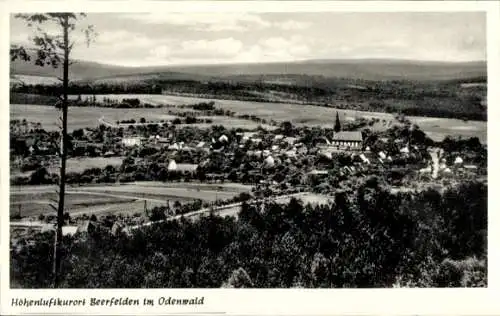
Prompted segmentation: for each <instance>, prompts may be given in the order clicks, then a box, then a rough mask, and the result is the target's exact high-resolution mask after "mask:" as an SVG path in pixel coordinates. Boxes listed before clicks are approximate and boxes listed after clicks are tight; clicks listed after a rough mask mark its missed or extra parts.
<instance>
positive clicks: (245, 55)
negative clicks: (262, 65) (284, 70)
mask: <svg viewBox="0 0 500 316" xmlns="http://www.w3.org/2000/svg"><path fill="white" fill-rule="evenodd" d="M311 44H312V43H310V42H309V41H305V40H304V39H303V38H302V37H300V36H292V37H291V38H289V39H287V38H283V37H270V38H266V39H262V40H260V41H259V42H258V43H257V44H255V45H252V46H250V47H249V48H248V49H243V50H242V52H241V53H240V54H239V55H238V56H237V57H236V58H235V61H237V62H274V61H290V60H300V59H305V58H308V57H309V56H310V54H311V48H310V45H311Z"/></svg>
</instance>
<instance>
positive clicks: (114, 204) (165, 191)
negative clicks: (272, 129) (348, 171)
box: [10, 182, 250, 217]
mask: <svg viewBox="0 0 500 316" xmlns="http://www.w3.org/2000/svg"><path fill="white" fill-rule="evenodd" d="M249 191H250V187H249V186H245V185H241V184H231V183H225V184H222V185H216V184H196V183H167V184H163V183H160V182H150V183H143V182H137V183H128V184H116V185H110V184H106V185H85V186H77V185H70V186H68V188H67V194H66V210H67V212H68V213H70V215H72V216H76V215H83V214H87V215H91V214H96V215H97V214H98V215H103V214H113V213H114V214H119V213H121V214H124V215H125V214H129V215H132V214H134V213H142V212H143V211H144V206H145V205H146V207H147V208H148V209H151V208H153V207H155V206H162V205H166V204H167V202H168V203H169V204H170V205H171V206H173V204H174V203H175V202H176V201H179V202H180V203H187V202H191V201H194V200H196V199H200V200H202V201H204V202H214V201H215V200H217V199H218V200H226V199H230V198H233V197H235V196H237V195H238V194H240V193H242V192H249ZM55 200H57V194H56V186H55V185H54V186H51V185H38V186H22V187H19V186H11V187H10V214H11V216H15V215H17V214H19V212H21V216H22V217H30V216H38V215H40V214H44V215H48V214H55V211H54V209H53V208H52V207H51V206H50V205H49V204H50V203H52V204H53V205H56V204H55V203H54V201H55Z"/></svg>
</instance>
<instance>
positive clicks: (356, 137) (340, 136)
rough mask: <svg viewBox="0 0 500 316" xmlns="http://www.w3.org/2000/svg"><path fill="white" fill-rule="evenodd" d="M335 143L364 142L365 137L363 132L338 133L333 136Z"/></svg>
mask: <svg viewBox="0 0 500 316" xmlns="http://www.w3.org/2000/svg"><path fill="white" fill-rule="evenodd" d="M332 140H333V141H354V142H362V141H363V135H361V132H359V131H358V132H338V133H335V134H334V135H333V139H332Z"/></svg>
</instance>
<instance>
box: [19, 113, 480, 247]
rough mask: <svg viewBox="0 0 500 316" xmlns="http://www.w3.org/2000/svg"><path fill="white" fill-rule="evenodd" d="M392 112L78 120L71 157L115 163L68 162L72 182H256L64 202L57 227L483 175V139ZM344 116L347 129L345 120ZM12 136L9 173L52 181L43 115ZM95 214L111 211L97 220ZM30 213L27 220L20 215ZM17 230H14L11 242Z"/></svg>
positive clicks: (53, 137)
mask: <svg viewBox="0 0 500 316" xmlns="http://www.w3.org/2000/svg"><path fill="white" fill-rule="evenodd" d="M398 120H399V121H398ZM398 120H396V118H395V122H396V123H394V124H392V126H391V127H390V128H387V130H385V131H381V132H380V131H379V132H374V131H372V130H370V129H369V128H364V129H361V130H360V129H359V128H358V130H352V129H353V128H352V126H353V125H354V126H356V124H355V123H356V122H355V123H354V124H353V123H352V122H349V123H350V124H348V123H345V122H341V121H340V119H339V116H338V114H337V117H336V118H335V119H333V118H332V121H335V124H332V128H317V127H313V128H308V127H305V128H304V127H297V126H293V125H292V124H291V123H290V122H283V123H282V124H281V125H279V126H278V127H277V128H275V129H274V130H268V129H263V128H258V129H256V130H243V129H234V128H233V129H226V128H225V127H223V126H212V128H209V129H199V128H196V127H189V126H183V127H176V125H174V124H172V122H163V123H161V122H158V123H157V124H154V122H145V120H143V119H139V120H138V121H142V122H143V123H142V124H130V125H128V127H127V128H124V127H123V126H120V127H114V126H106V125H104V124H100V125H99V126H98V127H97V128H84V129H78V130H74V131H73V132H72V133H71V134H70V136H71V145H70V152H69V153H70V157H71V158H70V159H75V161H77V162H78V161H88V160H92V159H94V160H95V159H115V161H121V163H120V165H114V166H113V165H111V164H110V165H106V166H103V167H102V168H98V167H92V168H88V169H85V170H83V171H82V172H79V173H78V172H72V171H71V170H70V171H69V172H68V175H67V181H68V183H69V184H70V185H73V186H85V185H87V186H89V185H90V186H92V185H99V184H104V183H106V184H116V185H120V184H124V183H134V182H137V181H161V182H178V183H181V182H194V183H211V184H216V183H225V182H230V183H242V184H246V185H250V186H251V187H252V192H251V193H250V194H247V195H246V196H245V197H244V198H243V199H241V200H238V198H234V199H228V200H225V201H224V200H217V201H214V202H211V203H206V202H204V203H201V201H195V202H190V203H187V204H189V206H185V207H184V208H181V207H180V206H179V205H178V206H177V208H175V209H173V208H172V207H170V206H169V205H168V203H167V205H165V206H164V207H162V206H160V207H157V206H155V207H152V208H151V209H150V210H148V208H147V207H145V208H144V210H142V211H143V212H142V214H141V210H137V212H136V214H134V216H128V215H127V216H123V215H121V214H106V215H105V216H104V215H103V214H96V215H97V216H95V215H92V214H90V213H89V214H83V215H78V216H75V215H73V216H72V215H71V211H68V215H67V220H66V226H64V229H63V234H64V235H66V234H70V235H72V234H75V233H77V232H83V233H85V232H87V231H88V230H89V227H94V226H96V225H98V222H100V223H101V224H102V223H103V222H104V223H105V224H104V225H100V226H101V227H103V229H108V230H109V231H110V232H111V233H113V234H116V233H118V232H126V231H129V229H128V227H140V226H141V225H150V224H151V221H152V220H158V219H161V220H163V219H166V218H168V217H174V216H189V214H190V213H193V212H195V213H196V212H198V213H197V214H199V213H200V210H201V213H207V212H209V211H216V212H219V211H221V210H224V209H226V210H227V209H228V207H226V206H227V205H230V206H231V207H232V209H234V211H233V212H232V214H236V213H237V211H238V206H239V204H238V203H240V204H241V202H242V201H243V200H244V201H246V202H252V201H253V203H256V201H257V200H258V199H262V198H265V199H267V200H272V199H274V200H275V201H278V200H279V199H277V197H280V196H284V195H297V194H298V195H297V196H298V198H299V199H301V198H302V197H303V196H304V194H306V195H308V194H309V195H314V196H315V198H313V199H311V198H310V199H308V201H307V202H308V203H310V202H313V203H314V202H315V201H316V202H318V201H320V202H321V203H331V202H332V199H331V198H330V197H331V196H333V193H334V192H336V191H339V190H340V191H342V190H345V189H346V188H348V187H349V186H353V185H354V184H355V183H357V182H359V181H360V180H361V179H364V178H366V177H368V176H378V177H381V178H382V179H383V180H384V182H385V183H386V185H387V186H388V187H389V188H390V189H391V191H392V192H394V193H397V192H399V191H411V190H413V191H419V190H420V191H421V190H424V189H425V188H428V187H433V188H444V187H446V186H449V185H453V183H455V184H457V183H460V182H461V181H463V180H464V179H478V178H482V179H486V176H485V175H486V165H485V164H486V158H485V157H486V149H485V148H484V146H483V145H481V144H480V143H479V142H474V140H472V139H471V140H468V141H462V140H457V141H455V140H452V139H446V140H444V141H443V142H433V141H432V140H430V139H429V138H428V137H427V136H426V135H425V133H423V132H422V131H420V130H419V128H418V126H415V125H412V124H411V123H409V122H408V121H405V120H404V119H403V120H401V118H398ZM343 123H344V124H343ZM358 123H359V122H358ZM343 125H344V126H345V127H346V128H348V129H350V130H348V131H346V130H344V128H343ZM357 125H360V124H357ZM361 125H363V124H361ZM366 125H368V126H369V124H366ZM12 137H13V138H14V139H13V140H12V141H13V142H15V144H16V146H13V147H11V158H12V159H11V161H12V162H13V163H12V166H11V168H12V167H14V168H15V167H16V166H17V167H18V168H20V169H21V170H24V171H27V172H25V173H24V176H22V175H21V176H19V175H18V176H14V177H12V178H11V182H12V184H13V185H41V184H56V183H57V175H56V173H57V169H54V168H52V170H54V173H50V172H48V171H47V170H51V168H50V166H53V165H55V166H57V162H58V160H57V159H58V157H57V155H56V151H57V137H58V135H57V133H53V132H46V131H44V130H43V129H42V128H41V126H40V125H39V124H30V123H28V122H26V121H23V122H19V121H13V122H11V138H12ZM82 159H83V160H82ZM104 161H107V160H104ZM31 170H33V171H31ZM30 172H31V174H29V173H30ZM301 194H302V195H301ZM302 199H303V200H304V198H302ZM282 201H284V202H286V201H289V199H284V200H282ZM235 203H236V204H235ZM19 212H21V210H19ZM159 213H161V214H159ZM148 214H149V215H148ZM152 214H155V215H154V216H152ZM45 215H47V214H45ZM45 215H40V216H37V217H31V218H20V219H21V222H19V223H17V222H12V226H11V227H12V229H13V230H12V232H13V234H14V235H15V234H16V232H17V235H18V236H19V237H22V236H26V234H28V235H30V234H32V233H33V232H35V231H46V230H47V229H48V230H53V229H54V227H55V219H56V217H55V214H53V215H50V214H49V215H47V216H45ZM117 215H118V216H117ZM12 216H14V217H15V212H14V214H13V211H12V210H11V217H12ZM101 217H103V218H104V217H105V218H107V220H105V221H100V220H99V218H101ZM40 219H43V220H42V221H40ZM28 221H29V223H30V224H26V223H27V222H28ZM18 239H19V238H13V239H12V240H13V242H14V244H15V242H16V240H18Z"/></svg>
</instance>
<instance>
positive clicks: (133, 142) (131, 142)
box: [122, 137, 141, 147]
mask: <svg viewBox="0 0 500 316" xmlns="http://www.w3.org/2000/svg"><path fill="white" fill-rule="evenodd" d="M122 144H123V146H125V147H133V146H140V145H141V138H140V137H125V138H123V139H122Z"/></svg>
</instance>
